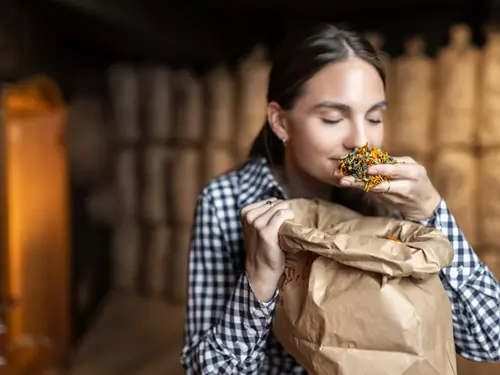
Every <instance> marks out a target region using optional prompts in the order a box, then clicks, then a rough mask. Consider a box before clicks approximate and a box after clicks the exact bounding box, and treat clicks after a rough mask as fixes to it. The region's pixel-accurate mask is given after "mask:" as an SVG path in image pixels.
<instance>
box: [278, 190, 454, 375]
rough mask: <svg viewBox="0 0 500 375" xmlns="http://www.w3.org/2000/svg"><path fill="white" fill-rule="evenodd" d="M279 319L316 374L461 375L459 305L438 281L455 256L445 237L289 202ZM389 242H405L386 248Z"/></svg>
mask: <svg viewBox="0 0 500 375" xmlns="http://www.w3.org/2000/svg"><path fill="white" fill-rule="evenodd" d="M289 202H290V205H291V207H292V210H293V211H294V213H295V220H294V221H287V222H285V223H284V224H283V226H282V227H281V229H280V233H279V240H280V246H281V248H282V249H283V251H285V252H286V258H287V261H286V268H285V273H284V275H283V278H282V282H281V285H280V293H279V302H278V307H277V310H276V315H275V317H274V320H273V332H274V335H275V336H276V338H277V339H278V341H279V342H280V343H281V344H282V345H283V347H284V348H285V349H286V350H287V351H288V352H289V353H290V354H291V355H292V356H293V357H295V359H296V360H297V361H298V362H299V363H300V364H301V365H302V366H304V367H305V368H306V370H307V371H308V372H309V373H310V374H311V375H364V374H366V375H403V374H404V375H456V374H457V370H456V354H455V346H454V340H453V326H452V315H451V304H450V301H449V299H448V296H447V294H446V292H445V290H444V288H443V286H442V284H441V281H440V279H439V275H438V273H439V271H440V270H441V269H442V268H445V267H447V266H449V265H450V263H451V260H452V258H453V248H452V246H451V244H450V243H449V241H448V239H447V238H446V236H445V235H444V234H443V233H442V232H440V231H439V230H436V229H433V228H427V227H424V226H422V225H420V224H416V223H413V222H409V221H403V220H396V219H391V218H377V217H364V216H361V215H360V214H358V213H356V212H354V211H351V210H349V209H348V208H345V207H343V206H340V205H338V204H334V203H329V202H323V201H312V200H305V199H298V200H291V201H289ZM386 235H389V236H391V237H394V238H396V239H399V240H400V241H401V242H397V241H394V240H392V239H387V238H386Z"/></svg>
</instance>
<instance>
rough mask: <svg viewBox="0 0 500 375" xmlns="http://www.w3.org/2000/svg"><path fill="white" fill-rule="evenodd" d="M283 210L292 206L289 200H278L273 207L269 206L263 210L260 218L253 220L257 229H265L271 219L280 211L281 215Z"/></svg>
mask: <svg viewBox="0 0 500 375" xmlns="http://www.w3.org/2000/svg"><path fill="white" fill-rule="evenodd" d="M281 211H290V212H291V210H290V206H289V205H288V202H285V201H278V203H276V204H275V205H274V206H273V207H271V206H269V208H268V209H267V210H266V211H265V212H263V213H262V214H261V215H260V216H259V217H258V218H256V219H255V221H254V222H253V226H254V227H255V228H257V229H264V228H265V227H267V226H268V225H269V222H270V221H271V218H272V217H274V215H276V214H277V213H278V215H281V213H279V212H281Z"/></svg>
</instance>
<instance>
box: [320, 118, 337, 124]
mask: <svg viewBox="0 0 500 375" xmlns="http://www.w3.org/2000/svg"><path fill="white" fill-rule="evenodd" d="M321 121H323V123H324V124H327V125H335V124H338V123H339V122H341V121H342V119H339V120H329V119H326V118H322V119H321Z"/></svg>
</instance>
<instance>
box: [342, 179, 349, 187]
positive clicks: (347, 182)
mask: <svg viewBox="0 0 500 375" xmlns="http://www.w3.org/2000/svg"><path fill="white" fill-rule="evenodd" d="M340 185H342V186H351V182H350V181H347V180H342V181H340Z"/></svg>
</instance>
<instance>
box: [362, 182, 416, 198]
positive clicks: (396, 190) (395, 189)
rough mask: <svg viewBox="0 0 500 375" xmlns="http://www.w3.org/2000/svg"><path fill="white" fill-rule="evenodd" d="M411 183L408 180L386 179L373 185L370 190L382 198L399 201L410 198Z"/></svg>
mask: <svg viewBox="0 0 500 375" xmlns="http://www.w3.org/2000/svg"><path fill="white" fill-rule="evenodd" d="M413 185H414V184H413V183H412V181H409V180H394V181H387V182H382V183H381V184H380V185H377V186H375V187H373V188H372V189H371V190H370V192H372V193H375V194H380V196H381V198H382V199H386V200H390V201H393V202H395V201H398V202H399V201H400V200H407V199H408V198H410V195H411V192H412V189H413Z"/></svg>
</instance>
